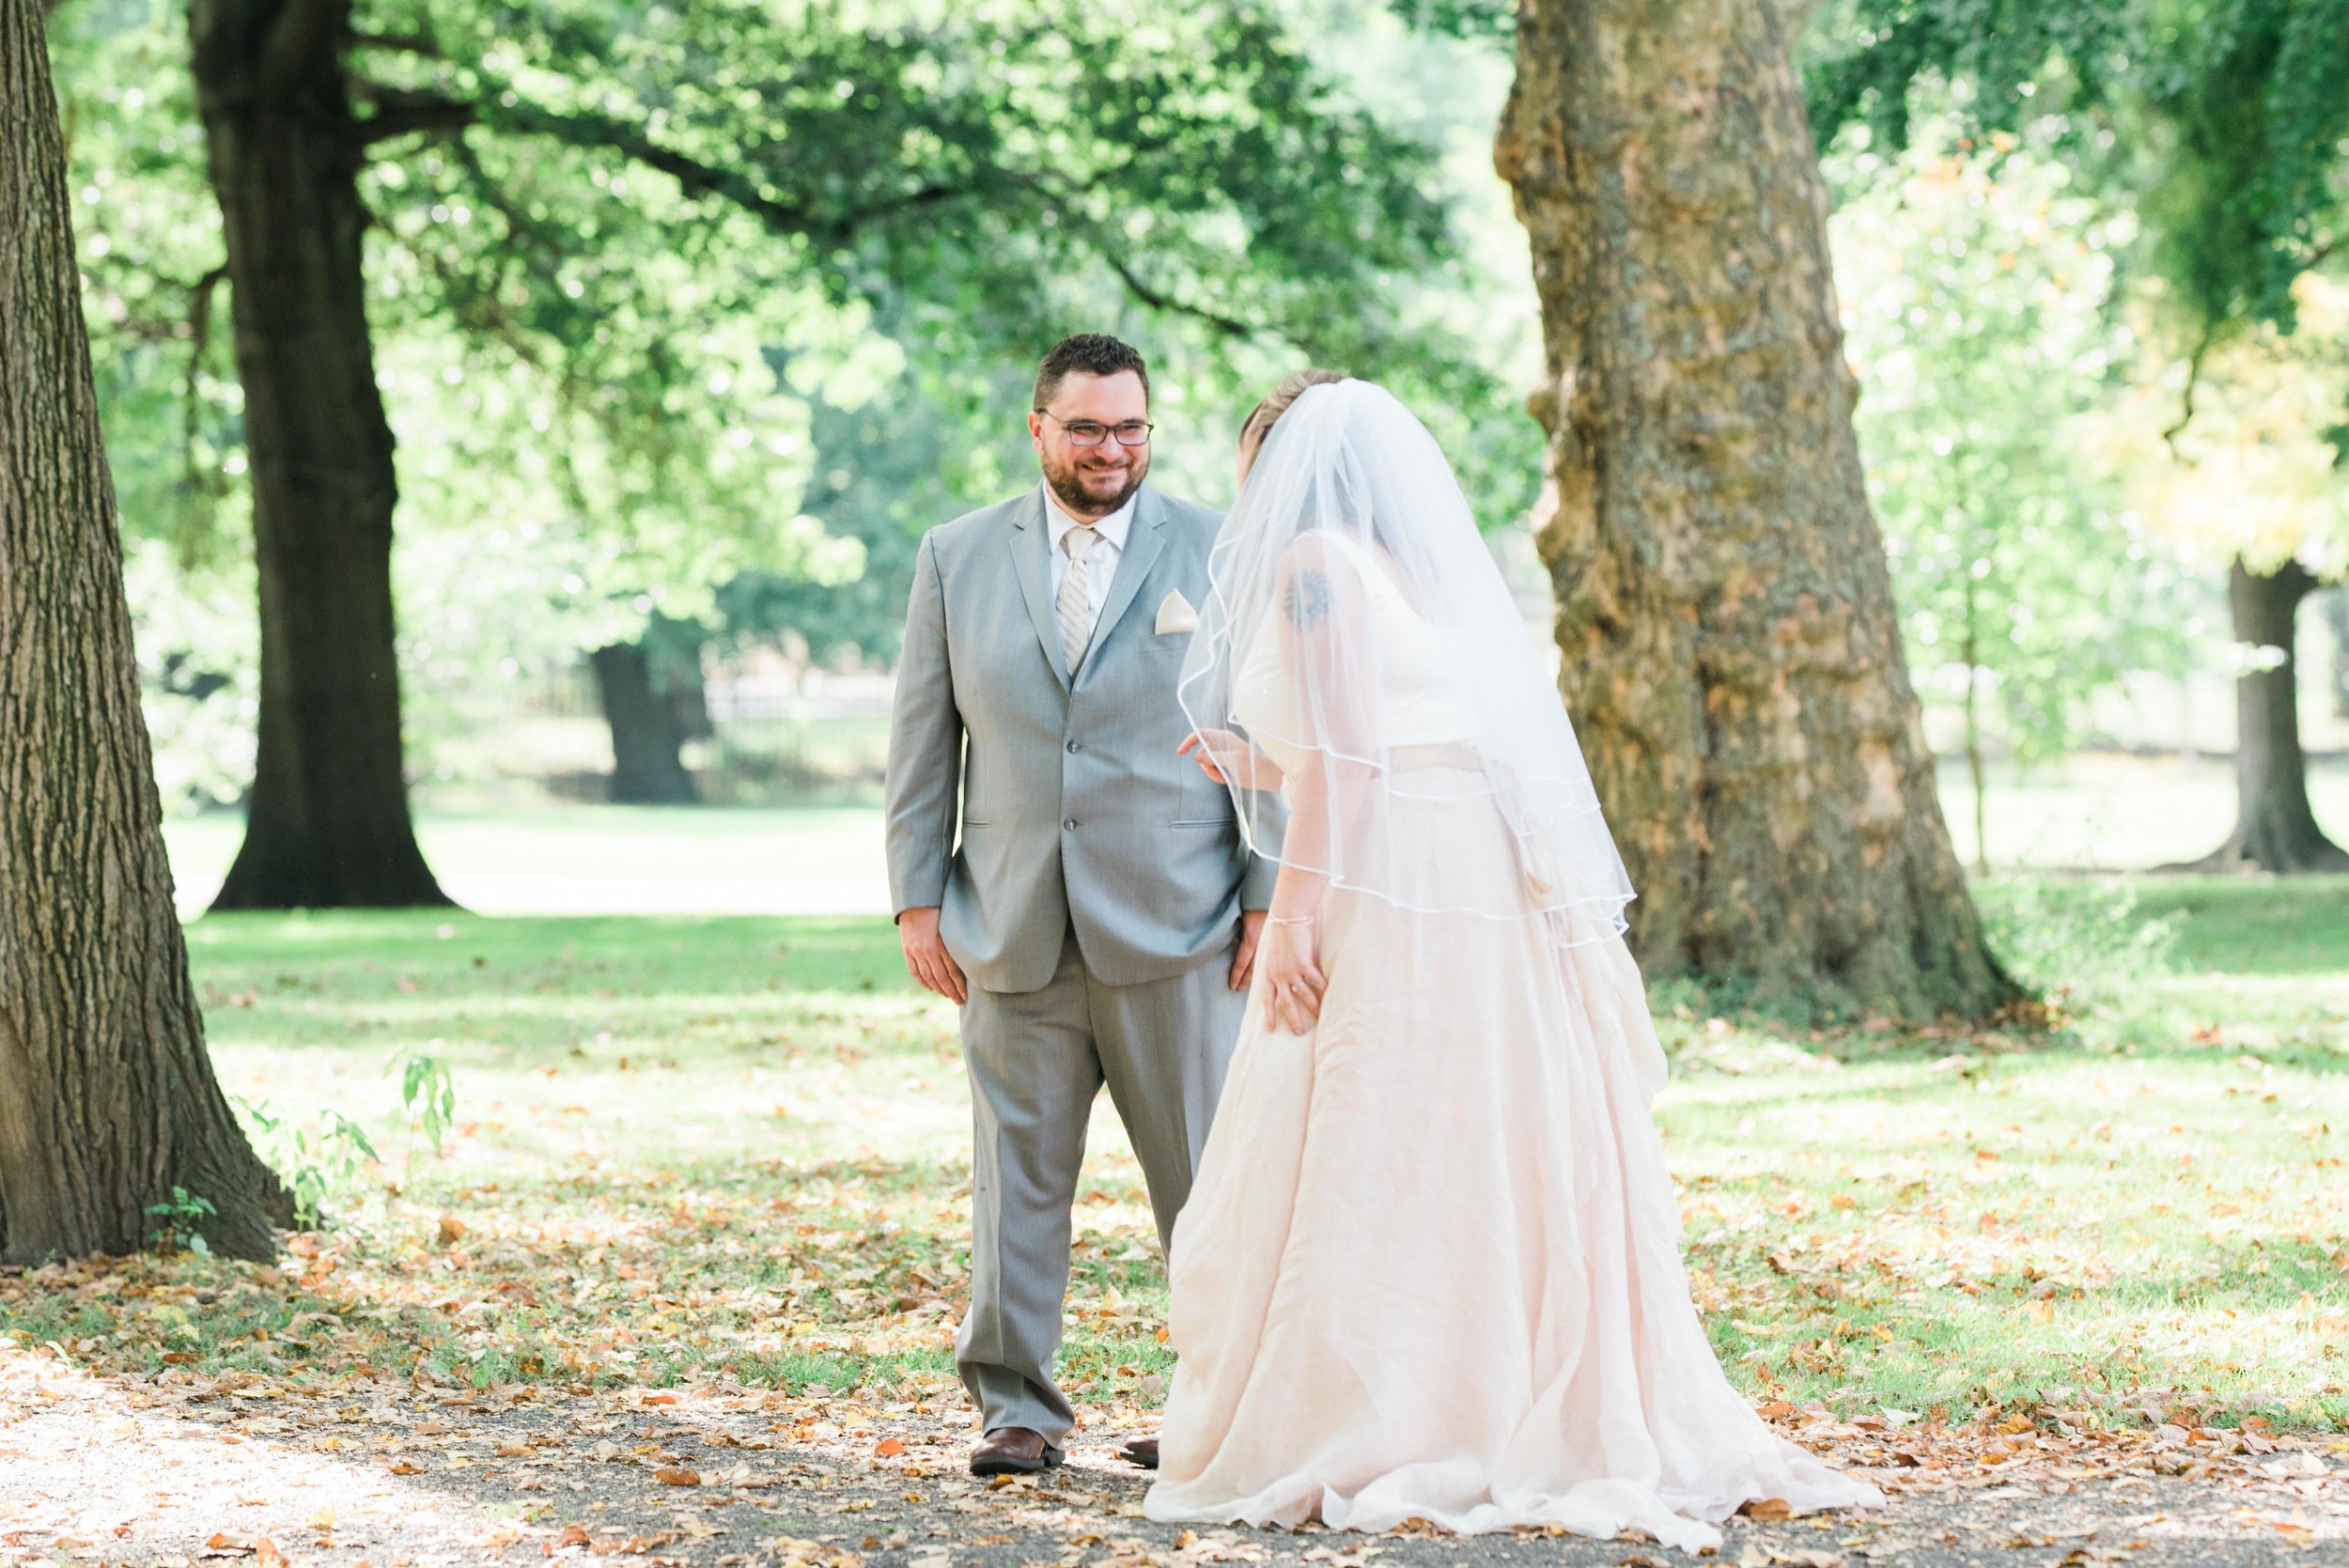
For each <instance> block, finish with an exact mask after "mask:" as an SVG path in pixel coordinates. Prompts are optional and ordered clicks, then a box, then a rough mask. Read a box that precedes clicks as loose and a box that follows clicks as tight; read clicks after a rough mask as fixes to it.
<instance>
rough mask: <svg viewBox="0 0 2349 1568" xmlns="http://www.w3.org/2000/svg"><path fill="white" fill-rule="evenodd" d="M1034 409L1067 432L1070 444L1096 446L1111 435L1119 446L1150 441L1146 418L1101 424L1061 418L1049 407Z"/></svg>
mask: <svg viewBox="0 0 2349 1568" xmlns="http://www.w3.org/2000/svg"><path fill="white" fill-rule="evenodd" d="M1036 412H1038V413H1040V414H1042V415H1043V416H1044V417H1045V418H1047V419H1049V420H1051V421H1052V422H1053V423H1054V424H1056V425H1058V426H1059V427H1061V428H1062V429H1063V430H1064V431H1066V432H1067V435H1068V444H1069V445H1071V446H1098V445H1100V444H1101V443H1102V442H1105V441H1107V440H1109V438H1110V437H1112V436H1115V437H1116V438H1117V444H1118V445H1120V446H1146V445H1148V444H1149V442H1150V430H1151V425H1150V422H1149V421H1148V420H1144V419H1128V421H1126V423H1124V424H1123V425H1103V424H1101V423H1099V422H1098V421H1097V420H1091V419H1063V418H1061V416H1060V415H1058V414H1056V413H1054V412H1053V411H1051V410H1050V409H1038V410H1036Z"/></svg>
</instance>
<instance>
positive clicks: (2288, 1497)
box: [0, 1351, 2349, 1568]
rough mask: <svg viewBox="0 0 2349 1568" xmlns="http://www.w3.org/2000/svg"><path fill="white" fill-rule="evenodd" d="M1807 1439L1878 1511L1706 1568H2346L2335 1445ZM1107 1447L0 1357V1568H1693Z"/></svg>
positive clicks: (594, 1399)
mask: <svg viewBox="0 0 2349 1568" xmlns="http://www.w3.org/2000/svg"><path fill="white" fill-rule="evenodd" d="M2172 1430H2173V1431H2174V1430H2175V1429H2172ZM1810 1432H1811V1440H1812V1442H1813V1443H1814V1445H1815V1446H1819V1447H1821V1448H1823V1449H1825V1450H1827V1451H1828V1452H1830V1453H1831V1454H1834V1455H1835V1456H1836V1457H1838V1458H1839V1459H1841V1460H1842V1461H1843V1462H1845V1463H1852V1462H1855V1461H1856V1460H1857V1459H1858V1458H1859V1456H1861V1455H1867V1456H1870V1457H1872V1458H1874V1459H1875V1460H1878V1461H1882V1460H1887V1459H1890V1460H1892V1461H1894V1462H1893V1463H1891V1464H1889V1465H1885V1466H1883V1467H1872V1468H1870V1470H1869V1472H1868V1473H1870V1474H1871V1475H1873V1476H1875V1477H1876V1478H1877V1479H1878V1480H1879V1481H1881V1482H1882V1483H1884V1484H1886V1486H1887V1487H1888V1489H1889V1490H1890V1491H1891V1492H1892V1493H1893V1500H1892V1505H1891V1506H1890V1508H1888V1509H1887V1510H1885V1511H1884V1512H1883V1513H1882V1514H1876V1515H1869V1516H1852V1515H1842V1516H1836V1517H1831V1518H1820V1519H1809V1520H1772V1521H1760V1520H1751V1519H1737V1520H1733V1521H1731V1523H1730V1525H1729V1527H1728V1540H1727V1543H1726V1544H1725V1545H1724V1547H1723V1549H1722V1552H1721V1554H1720V1559H1719V1560H1724V1561H1728V1562H1735V1563H1738V1564H1740V1565H1742V1568H1764V1565H1766V1564H1772V1563H1792V1564H1799V1565H1808V1568H1828V1565H1833V1564H1843V1565H1845V1568H1859V1565H1860V1564H1865V1563H1871V1562H1884V1561H1897V1562H1901V1563H1909V1564H1916V1565H1919V1568H1927V1565H1933V1568H1938V1565H1943V1564H1950V1565H1955V1564H1988V1563H1996V1564H2001V1565H2016V1568H2020V1565H2023V1564H2079V1565H2089V1564H2102V1563H2128V1564H2146V1565H2151V1564H2165V1565H2167V1564H2179V1565H2185V1564H2214V1565H2233V1564H2247V1565H2248V1564H2254V1563H2270V1562H2273V1563H2294V1564H2306V1563H2319V1562H2322V1563H2349V1455H2345V1454H2343V1453H2341V1452H2334V1451H2335V1450H2336V1449H2337V1448H2349V1445H2344V1444H2339V1443H2338V1442H2337V1441H2335V1440H2327V1439H2321V1438H2320V1439H2310V1440H2306V1441H2295V1440H2291V1439H2278V1440H2276V1441H2275V1442H2272V1443H2269V1442H2260V1443H2254V1444H2251V1445H2249V1446H2248V1448H2247V1447H2246V1446H2245V1445H2244V1443H2243V1440H2242V1438H2241V1437H2240V1436H2231V1435H2221V1434H2196V1433H2179V1434H2178V1435H2177V1436H2171V1437H2164V1438H2160V1439H2156V1440H2155V1445H2153V1446H2152V1447H2151V1449H2150V1452H2151V1454H2152V1457H2151V1458H2150V1459H2148V1460H2147V1461H2146V1462H2144V1463H2142V1464H2139V1463H2137V1462H2136V1461H2135V1460H2134V1459H2129V1460H2126V1461H2124V1462H2123V1465H2122V1466H2121V1467H2120V1470H2119V1473H2112V1470H2113V1467H2112V1466H2110V1465H2108V1464H2099V1463H2096V1462H2094V1461H2092V1460H2087V1461H2082V1462H2080V1463H2076V1464H2070V1465H2045V1464H2036V1463H2033V1462H2031V1453H2033V1452H2036V1451H2030V1452H2025V1451H2022V1450H2018V1451H2016V1453H2015V1457H2014V1458H2013V1459H2011V1460H2010V1459H2008V1458H2006V1457H2004V1456H2003V1455H1998V1456H1992V1455H1983V1456H1976V1457H1972V1458H1968V1459H1967V1460H1966V1462H1965V1463H1962V1464H1961V1463H1956V1462H1945V1461H1944V1460H1943V1459H1942V1458H1941V1457H1940V1456H1937V1455H1932V1454H1926V1455H1920V1454H1919V1453H1917V1452H1915V1451H1914V1450H1913V1449H1910V1450H1908V1451H1905V1452H1894V1451H1892V1450H1891V1449H1890V1448H1888V1444H1891V1443H1893V1442H1894V1441H1895V1440H1896V1439H1894V1438H1892V1437H1889V1436H1887V1435H1886V1434H1885V1433H1884V1432H1883V1431H1881V1430H1877V1429H1860V1428H1854V1427H1848V1426H1843V1427H1838V1426H1833V1425H1831V1424H1829V1423H1824V1422H1814V1423H1813V1424H1812V1427H1811V1429H1810ZM1121 1436H1124V1434H1121V1433H1081V1434H1080V1435H1079V1437H1078V1439H1077V1440H1076V1442H1075V1443H1074V1444H1073V1445H1072V1452H1071V1455H1070V1464H1069V1466H1068V1467H1067V1468H1066V1469H1064V1470H1061V1471H1058V1472H1055V1473H1054V1474H1052V1475H1050V1476H1049V1477H1047V1478H1043V1479H1041V1480H1038V1481H1034V1482H1029V1481H1019V1482H1012V1483H994V1484H989V1483H984V1482H978V1481H974V1480H972V1478H971V1477H970V1476H969V1475H967V1474H966V1473H964V1469H963V1465H962V1459H963V1453H964V1449H965V1445H966V1444H967V1443H968V1442H969V1440H970V1437H971V1429H970V1421H969V1417H968V1413H967V1410H966V1409H964V1408H963V1407H962V1405H961V1403H960V1401H959V1399H958V1398H954V1397H951V1396H949V1397H946V1398H941V1399H940V1400H936V1401H932V1402H930V1403H928V1404H926V1405H919V1404H908V1405H894V1406H878V1407H877V1406H870V1405H857V1404H853V1403H851V1402H848V1401H846V1400H828V1399H824V1398H821V1397H817V1398H804V1397H801V1398H786V1397H785V1396H782V1395H778V1394H772V1393H766V1392H760V1391H754V1390H748V1389H707V1390H699V1391H693V1392H680V1393H674V1394H672V1393H646V1392H643V1391H641V1390H633V1389H631V1390H627V1391H624V1392H621V1393H614V1394H608V1395H599V1394H566V1395H557V1396H554V1397H552V1398H548V1397H544V1396H541V1395H538V1394H536V1393H533V1392H531V1391H529V1390H520V1391H519V1393H509V1394H507V1395H506V1396H503V1397H492V1396H481V1395H473V1394H465V1393H452V1392H449V1391H447V1390H435V1389H414V1388H411V1387H408V1386H404V1385H389V1384H384V1385H377V1386H375V1387H374V1388H373V1389H366V1390H362V1391H355V1392H354V1391H352V1390H350V1389H346V1390H342V1391H340V1392H338V1393H336V1394H334V1395H330V1396H327V1397H323V1398H317V1399H304V1398H301V1397H298V1396H296V1395H293V1394H290V1393H288V1391H286V1390H284V1389H277V1388H272V1387H270V1386H268V1385H263V1384H258V1383H256V1384H254V1385H252V1386H244V1387H237V1386H226V1385H224V1384H222V1383H213V1384H197V1385H194V1386H189V1387H175V1386H173V1384H172V1383H171V1382H170V1381H169V1380H168V1375H167V1376H166V1379H164V1380H158V1381H154V1382H138V1381H129V1380H123V1379H101V1378H97V1377H94V1376H91V1375H90V1374H86V1373H83V1372H80V1371H78V1370H76V1369H74V1368H72V1367H70V1365H68V1364H67V1363H66V1362H65V1361H63V1360H62V1359H61V1358H54V1357H51V1356H48V1355H46V1354H44V1353H43V1352H39V1351H17V1352H14V1353H12V1354H9V1355H7V1356H5V1357H0V1563H9V1562H36V1561H39V1562H47V1561H70V1560H81V1561H107V1562H130V1563H193V1562H195V1561H198V1560H207V1559H209V1560H217V1561H223V1562H231V1563H233V1562H238V1561H253V1562H256V1563H257V1564H260V1565H263V1568H266V1565H268V1564H271V1563H273V1562H275V1561H277V1560H281V1559H282V1560H288V1561H292V1562H302V1563H308V1562H319V1563H326V1562H334V1563H361V1562H364V1563H366V1564H369V1565H371V1568H427V1565H434V1564H445V1563H460V1562H481V1561H506V1562H515V1563H520V1562H525V1561H529V1562H538V1561H544V1560H547V1559H548V1558H550V1557H552V1558H557V1559H566V1560H581V1561H584V1560H589V1559H592V1558H599V1557H612V1558H616V1559H620V1560H625V1561H635V1562H645V1563H649V1564H655V1565H659V1568H670V1565H676V1564H686V1563H692V1564H713V1565H728V1568H730V1565H734V1564H758V1565H784V1564H806V1565H811V1568H814V1565H823V1568H981V1565H987V1568H999V1565H1000V1568H1022V1565H1037V1568H1041V1565H1044V1564H1051V1565H1054V1568H1077V1565H1080V1564H1083V1565H1099V1568H1146V1565H1170V1568H1172V1565H1190V1564H1205V1563H1222V1562H1264V1563H1298V1564H1311V1565H1314V1568H1361V1565H1362V1564H1365V1563H1369V1562H1372V1561H1375V1562H1376V1563H1377V1565H1378V1568H1419V1565H1423V1564H1424V1565H1434V1564H1461V1563H1467V1564H1502V1563H1520V1562H1522V1563H1532V1562H1542V1563H1559V1564H1602V1563H1603V1564H1610V1565H1624V1568H1639V1565H1643V1564H1658V1565H1660V1564H1663V1563H1667V1562H1672V1561H1685V1560H1686V1559H1679V1558H1676V1557H1675V1555H1674V1554H1672V1553H1671V1552H1668V1551H1665V1550H1664V1549H1663V1548H1661V1547H1658V1546H1656V1545H1641V1544H1639V1543H1626V1542H1591V1541H1581V1540H1575V1539H1559V1538H1549V1537H1545V1536H1542V1535H1538V1534H1533V1533H1530V1532H1529V1533H1524V1534H1517V1535H1507V1536H1498V1537H1480V1538H1475V1539H1471V1540H1463V1539H1460V1538H1456V1537H1449V1536H1436V1535H1423V1536H1413V1535H1408V1534H1392V1535H1385V1536H1377V1537H1362V1536H1354V1535H1345V1534H1339V1533H1334V1532H1330V1531H1327V1530H1321V1529H1307V1530H1302V1531H1294V1532H1291V1531H1273V1530H1249V1529H1229V1530H1207V1531H1186V1530H1180V1529H1173V1528H1170V1527H1166V1526H1160V1525H1155V1524H1152V1523H1150V1522H1149V1521H1147V1520H1145V1519H1143V1517H1142V1516H1141V1507H1142V1498H1143V1491H1144V1489H1145V1486H1146V1479H1145V1478H1144V1477H1143V1476H1142V1475H1141V1474H1140V1473H1139V1472H1137V1471H1135V1470H1133V1469H1132V1468H1130V1467H1128V1466H1126V1465H1124V1464H1122V1463H1121V1462H1119V1461H1118V1460H1117V1459H1115V1458H1114V1457H1113V1455H1112V1443H1113V1441H1114V1440H1116V1439H1117V1438H1119V1437H1121ZM1992 1440H1993V1442H1994V1443H1997V1444H1998V1445H1999V1448H2000V1449H2005V1448H2008V1447H2010V1446H2012V1445H2011V1440H2000V1439H1997V1438H1995V1437H1994V1438H1993V1439H1992ZM2057 1446H2059V1447H2061V1445H2057ZM2230 1447H2232V1452H2221V1451H2224V1450H2228V1449H2229V1448H2230ZM2204 1451H2206V1452H2204ZM2120 1452H2125V1453H2127V1454H2131V1455H2134V1454H2137V1453H2138V1452H2139V1450H2138V1449H2135V1448H2131V1449H2128V1450H2125V1451H2120ZM2018 1466H2019V1467H2020V1468H2019V1469H2018V1468H2017V1467H2018ZM2164 1471H2170V1472H2179V1473H2163V1472H2164Z"/></svg>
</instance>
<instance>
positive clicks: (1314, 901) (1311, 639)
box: [1258, 535, 1379, 1034]
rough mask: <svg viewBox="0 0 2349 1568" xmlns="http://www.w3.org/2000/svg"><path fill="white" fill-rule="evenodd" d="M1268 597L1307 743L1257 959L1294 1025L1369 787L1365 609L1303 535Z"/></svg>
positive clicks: (1278, 1021) (1292, 787) (1372, 669)
mask: <svg viewBox="0 0 2349 1568" xmlns="http://www.w3.org/2000/svg"><path fill="white" fill-rule="evenodd" d="M1356 570H1357V567H1355V565H1354V564H1353V563H1351V562H1350V561H1347V560H1346V559H1345V558H1344V557H1343V556H1342V555H1341V554H1340V553H1339V551H1335V550H1333V549H1331V548H1330V546H1328V545H1327V544H1326V543H1325V542H1323V541H1320V540H1317V539H1315V538H1314V537H1313V536H1310V535H1308V536H1305V537H1304V538H1301V539H1299V541H1298V542H1297V544H1296V545H1295V546H1294V547H1293V548H1292V549H1291V551H1289V554H1288V556H1287V558H1286V559H1285V560H1284V561H1283V574H1282V582H1281V584H1280V587H1279V591H1278V595H1277V597H1276V599H1275V603H1276V605H1277V606H1278V607H1279V612H1280V613H1281V615H1282V623H1281V638H1282V653H1283V665H1284V667H1285V668H1286V670H1287V671H1288V674H1289V676H1290V679H1291V680H1292V681H1293V682H1294V683H1295V695H1296V699H1297V706H1296V710H1297V712H1298V713H1299V715H1302V716H1304V728H1305V730H1306V732H1307V733H1306V734H1305V735H1304V736H1302V737H1299V738H1300V739H1301V740H1302V741H1304V742H1305V743H1306V745H1307V746H1308V747H1310V753H1309V754H1308V756H1307V757H1306V758H1305V759H1304V761H1303V763H1302V764H1301V765H1300V766H1298V767H1296V768H1293V769H1292V770H1291V771H1290V772H1289V773H1288V775H1287V777H1286V789H1287V794H1288V808H1289V813H1288V828H1287V831H1286V832H1285V834H1284V835H1283V841H1282V849H1281V873H1280V876H1279V877H1278V878H1277V879H1276V880H1275V881H1274V883H1273V888H1272V907H1271V910H1270V913H1269V917H1268V925H1267V928H1266V932H1265V949H1264V955H1261V956H1260V957H1259V959H1258V964H1259V968H1260V970H1262V971H1263V972H1264V973H1265V977H1266V1011H1267V1014H1268V1017H1270V1018H1271V1020H1272V1022H1273V1023H1274V1025H1275V1027H1285V1028H1293V1029H1294V1030H1295V1031H1296V1032H1299V1033H1300V1034H1301V1033H1303V1032H1305V1031H1306V1030H1307V1029H1310V1028H1311V1027H1312V1026H1313V1022H1314V1020H1315V1017H1317V1016H1318V1015H1319V1013H1320V1010H1321V992H1322V988H1323V986H1324V983H1325V982H1324V977H1323V975H1322V972H1321V969H1320V965H1319V962H1318V948H1319V942H1318V940H1317V930H1316V927H1317V925H1318V919H1319V913H1320V908H1321V901H1322V898H1323V895H1324V894H1325V893H1327V892H1328V890H1329V887H1330V876H1331V873H1332V872H1333V871H1342V870H1343V869H1344V868H1343V865H1342V858H1343V850H1344V842H1343V841H1344V837H1345V833H1344V826H1345V822H1346V816H1347V814H1348V811H1349V808H1350V806H1351V807H1359V805H1360V803H1361V799H1362V798H1363V797H1362V796H1361V794H1360V792H1362V791H1367V790H1370V789H1375V788H1376V787H1377V781H1378V772H1377V768H1376V766H1375V765H1374V764H1372V763H1371V762H1370V761H1369V760H1367V759H1369V758H1371V757H1373V756H1375V755H1376V754H1377V722H1376V715H1375V712H1374V710H1373V708H1374V705H1375V703H1376V700H1377V699H1376V695H1375V693H1376V691H1377V680H1378V678H1379V672H1378V669H1377V660H1376V658H1375V644H1374V643H1373V641H1372V632H1371V625H1370V608H1369V606H1368V604H1367V602H1366V599H1365V597H1364V592H1363V588H1364V585H1363V583H1362V582H1361V579H1360V578H1359V577H1358V576H1357V575H1356Z"/></svg>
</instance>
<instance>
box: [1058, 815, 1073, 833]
mask: <svg viewBox="0 0 2349 1568" xmlns="http://www.w3.org/2000/svg"><path fill="white" fill-rule="evenodd" d="M1061 826H1062V827H1064V828H1066V829H1067V830H1068V831H1070V832H1072V833H1073V832H1075V831H1077V819H1076V818H1075V817H1073V816H1072V817H1070V818H1069V819H1068V820H1067V821H1066V822H1063V823H1062V824H1061Z"/></svg>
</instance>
